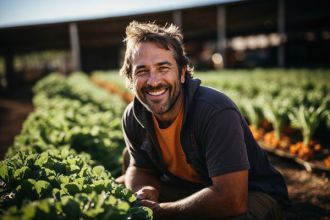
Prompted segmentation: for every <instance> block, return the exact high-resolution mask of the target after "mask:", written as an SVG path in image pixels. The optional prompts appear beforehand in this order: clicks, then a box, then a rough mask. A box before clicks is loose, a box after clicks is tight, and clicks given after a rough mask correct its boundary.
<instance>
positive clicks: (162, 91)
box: [148, 89, 166, 96]
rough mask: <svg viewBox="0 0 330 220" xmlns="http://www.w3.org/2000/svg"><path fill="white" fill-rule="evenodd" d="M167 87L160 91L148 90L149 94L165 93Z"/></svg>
mask: <svg viewBox="0 0 330 220" xmlns="http://www.w3.org/2000/svg"><path fill="white" fill-rule="evenodd" d="M165 91H166V89H162V90H158V91H148V94H149V95H153V96H157V95H162V94H163V93H165Z"/></svg>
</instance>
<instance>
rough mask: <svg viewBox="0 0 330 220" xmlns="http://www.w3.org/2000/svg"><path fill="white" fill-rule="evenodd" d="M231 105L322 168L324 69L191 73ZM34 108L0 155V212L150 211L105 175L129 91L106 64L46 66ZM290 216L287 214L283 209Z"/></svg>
mask: <svg viewBox="0 0 330 220" xmlns="http://www.w3.org/2000/svg"><path fill="white" fill-rule="evenodd" d="M195 78H199V79H201V80H202V85H206V86H210V87H213V88H215V89H218V90H220V91H222V92H224V93H225V94H226V95H228V96H229V97H230V98H231V99H233V100H234V102H235V103H236V104H237V106H238V107H239V109H240V110H241V112H242V114H243V115H244V117H245V118H246V120H247V121H248V122H249V125H250V128H251V131H252V133H253V135H254V137H255V138H256V139H257V140H258V142H259V143H260V145H261V146H262V147H263V148H264V149H265V150H267V151H269V152H270V153H275V154H277V155H279V156H282V157H285V158H287V159H292V160H294V161H296V162H298V163H302V164H305V167H306V169H309V171H314V170H318V171H321V172H324V173H329V172H330V143H329V142H330V140H329V137H328V134H329V131H330V71H329V70H307V69H300V70H279V69H273V70H262V69H260V70H253V71H247V70H235V71H229V70H226V71H220V72H196V73H195ZM33 91H34V98H33V105H34V107H35V110H34V111H33V112H32V113H31V114H30V115H29V117H28V118H27V119H26V120H25V122H24V124H23V129H22V131H21V133H20V134H19V135H18V136H16V137H15V141H14V143H13V145H12V146H10V147H9V149H8V150H7V152H6V155H5V158H4V160H2V161H0V219H114V220H120V219H136V220H140V219H141V220H142V219H152V212H151V210H150V209H148V208H145V207H142V206H141V205H140V204H139V201H138V200H137V199H136V198H135V196H134V195H133V194H132V192H130V191H129V190H128V189H126V188H125V187H124V186H123V185H120V184H117V183H115V181H114V177H117V176H118V175H120V173H121V167H122V158H121V152H122V150H123V148H124V140H123V135H122V132H121V115H122V112H123V110H124V108H125V106H126V105H127V103H128V102H130V101H131V100H132V95H131V93H130V91H129V89H127V88H126V86H125V81H124V79H123V78H122V77H120V76H119V75H118V73H117V72H116V71H113V72H100V71H98V72H94V73H92V74H91V76H90V77H88V76H87V75H86V74H83V73H74V74H71V75H70V76H69V77H68V78H65V77H64V76H62V75H60V74H56V73H53V74H49V75H48V76H47V77H45V78H43V79H42V80H40V81H39V82H38V83H37V84H36V85H35V86H34V89H33ZM292 219H294V218H292Z"/></svg>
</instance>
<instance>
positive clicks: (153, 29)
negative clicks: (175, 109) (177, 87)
mask: <svg viewBox="0 0 330 220" xmlns="http://www.w3.org/2000/svg"><path fill="white" fill-rule="evenodd" d="M182 40H183V37H182V34H181V32H180V30H179V28H178V27H177V26H175V25H173V24H170V25H165V26H163V27H161V26H159V25H156V24H155V23H150V22H149V23H139V22H136V21H132V22H131V23H130V24H129V25H128V26H127V27H126V38H125V40H124V42H125V43H126V52H125V59H124V63H123V66H122V67H121V69H120V75H123V76H125V77H126V78H127V79H128V83H130V82H131V81H132V54H133V51H134V48H135V47H136V45H138V44H139V43H141V42H155V43H156V44H158V45H159V46H160V47H162V48H164V49H166V50H170V48H171V49H172V50H173V56H174V59H175V60H176V62H177V64H178V69H179V70H181V69H182V68H185V69H186V76H188V77H192V75H193V68H191V67H190V66H189V59H188V57H187V56H186V54H185V51H184V47H183V43H182Z"/></svg>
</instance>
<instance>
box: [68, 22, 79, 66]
mask: <svg viewBox="0 0 330 220" xmlns="http://www.w3.org/2000/svg"><path fill="white" fill-rule="evenodd" d="M69 32H70V45H71V57H72V62H73V70H74V71H80V70H81V63H80V45H79V33H78V26H77V23H70V24H69Z"/></svg>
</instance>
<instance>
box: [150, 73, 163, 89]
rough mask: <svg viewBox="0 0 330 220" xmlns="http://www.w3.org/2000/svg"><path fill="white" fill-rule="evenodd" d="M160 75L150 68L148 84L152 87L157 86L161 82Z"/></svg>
mask: <svg viewBox="0 0 330 220" xmlns="http://www.w3.org/2000/svg"><path fill="white" fill-rule="evenodd" d="M160 81H161V80H160V75H159V74H158V73H157V71H156V70H150V73H149V77H148V82H147V84H148V85H149V86H152V87H156V86H158V85H159V84H160Z"/></svg>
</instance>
